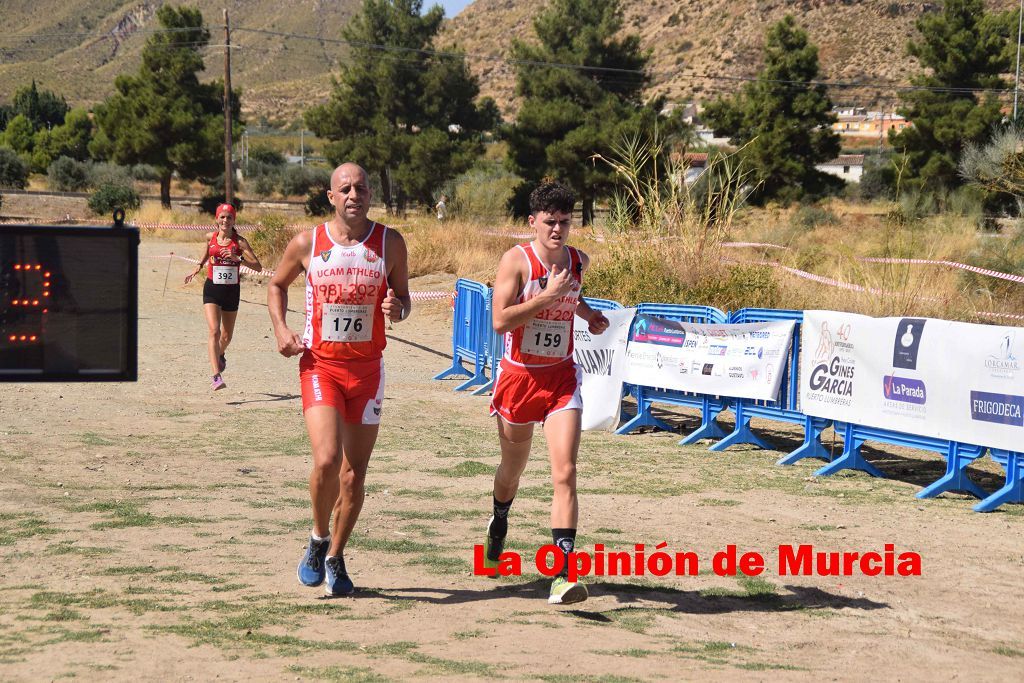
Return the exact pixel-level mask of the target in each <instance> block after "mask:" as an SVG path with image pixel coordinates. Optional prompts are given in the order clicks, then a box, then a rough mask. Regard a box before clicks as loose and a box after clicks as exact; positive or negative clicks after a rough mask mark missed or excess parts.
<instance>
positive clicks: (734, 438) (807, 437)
mask: <svg viewBox="0 0 1024 683" xmlns="http://www.w3.org/2000/svg"><path fill="white" fill-rule="evenodd" d="M779 320H782V321H786V320H793V321H795V322H796V325H795V326H794V327H793V340H792V344H791V345H790V349H789V357H788V358H787V359H786V364H785V366H784V367H783V371H782V372H783V374H782V380H781V382H780V384H779V396H778V399H777V400H775V401H758V400H754V399H749V398H730V399H729V402H730V403H731V405H732V410H733V413H734V414H735V415H736V428H735V429H734V430H733V432H732V433H731V434H729V435H728V436H726V437H725V438H724V439H722V440H721V441H719V442H718V443H716V444H714V445H713V446H711V448H710V450H712V451H723V450H725V449H726V448H729V447H730V446H735V445H737V444H741V443H751V444H755V445H756V446H759V447H761V448H764V449H766V450H775V449H774V447H773V446H771V445H769V444H768V443H766V442H765V441H764V440H762V439H761V437H759V436H758V435H757V434H755V433H754V432H753V431H751V429H750V419H751V418H753V417H760V418H764V419H767V420H775V421H777V422H790V423H793V424H799V425H803V427H804V442H803V444H801V445H800V447H798V448H797V449H796V450H794V451H793V452H792V453H790V454H788V455H786V456H785V457H783V458H781V459H780V460H779V461H778V464H779V465H792V464H793V463H795V462H796V461H798V460H800V459H802V458H824V459H825V460H831V459H832V455H831V453H829V451H828V450H826V449H825V447H824V446H823V445H822V443H821V433H822V431H824V430H825V429H827V428H828V427H829V425H831V424H832V421H831V420H826V419H823V418H819V417H811V416H809V415H804V414H803V413H802V412H800V382H799V380H800V377H799V375H800V328H801V326H802V325H803V322H804V313H803V311H791V310H775V309H771V308H743V309H740V310H738V311H735V312H734V313H732V314H730V315H729V323H730V324H742V323H763V322H774V321H779Z"/></svg>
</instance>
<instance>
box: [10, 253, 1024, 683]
mask: <svg viewBox="0 0 1024 683" xmlns="http://www.w3.org/2000/svg"><path fill="white" fill-rule="evenodd" d="M200 250H201V247H197V245H196V244H195V243H191V244H180V243H172V242H166V241H155V240H144V242H143V244H142V248H141V255H142V258H141V260H140V263H141V278H140V321H139V340H140V347H139V381H138V382H137V383H128V384H35V385H30V384H25V385H15V384H8V385H3V386H2V387H0V679H3V680H6V681H35V680H46V679H58V678H78V679H84V680H154V681H156V680H159V681H164V680H210V679H224V680H247V681H250V680H285V679H287V680H359V681H376V680H388V679H405V678H410V677H414V676H415V677H425V678H438V679H440V678H443V679H460V680H485V679H495V678H506V679H509V680H523V679H525V680H543V681H576V680H593V681H626V680H657V679H662V680H666V679H667V680H675V679H694V678H698V677H700V678H711V679H722V680H725V679H727V680H737V679H739V680H762V679H766V678H769V677H770V678H786V679H790V678H793V679H796V678H799V679H815V680H821V679H838V680H848V679H868V678H885V679H895V680H900V679H902V680H919V679H923V678H942V679H950V678H970V679H977V680H998V679H1009V678H1011V677H1013V678H1016V677H1018V676H1019V674H1020V667H1021V664H1022V662H1024V645H1022V643H1021V635H1022V633H1024V616H1022V615H1024V597H1022V596H1024V592H1022V591H1021V590H1020V586H1021V576H1022V574H1024V545H1022V544H1021V534H1022V530H1024V509H1022V508H1024V506H1019V505H1018V506H1005V507H1004V508H1003V509H1002V510H1001V511H998V512H995V513H992V514H987V515H982V514H977V513H974V512H972V511H971V507H970V506H971V500H969V499H967V498H965V497H962V496H957V495H946V496H943V497H942V498H939V499H936V500H929V501H918V500H916V499H915V498H914V496H913V494H914V493H915V492H916V491H917V490H918V489H919V488H920V487H921V486H923V485H924V484H926V483H928V482H930V481H931V480H934V479H935V478H937V477H938V476H939V475H940V474H941V472H942V468H943V466H942V463H941V461H940V459H939V458H938V457H937V456H932V455H928V454H923V453H920V454H918V453H911V452H882V451H869V452H868V453H869V458H870V459H871V460H872V461H873V462H874V463H875V464H877V465H879V466H880V467H881V468H882V469H883V471H885V472H887V473H888V474H890V475H891V476H892V478H890V479H885V480H875V479H872V478H870V477H868V476H867V475H864V474H861V473H845V474H841V475H837V476H833V477H828V478H822V479H816V478H813V477H812V476H811V474H812V473H813V472H814V470H815V469H817V468H818V467H819V466H820V463H819V462H818V461H805V462H804V463H801V464H798V465H796V466H793V467H779V466H776V465H775V464H774V461H775V460H776V459H777V458H778V457H779V453H777V452H768V451H758V450H753V449H750V450H745V449H743V448H737V449H734V450H731V451H729V452H726V453H724V454H714V453H710V452H708V451H707V450H706V445H705V446H700V445H698V446H694V447H680V446H678V445H677V441H678V438H679V436H678V434H667V433H646V434H635V435H630V436H624V437H620V436H614V435H611V434H606V433H586V434H584V437H583V443H582V449H581V456H580V465H579V481H580V508H581V515H580V533H581V536H580V545H581V547H582V548H583V549H585V550H593V548H594V545H595V544H597V543H602V544H604V546H605V547H606V548H607V549H608V550H622V551H631V550H632V548H633V545H634V544H637V543H643V544H645V545H646V546H647V548H648V549H653V548H654V546H655V545H656V544H658V543H660V542H662V541H664V542H666V543H667V544H668V549H669V550H671V551H684V550H686V551H693V552H696V553H697V555H698V557H699V558H700V573H699V575H697V576H679V577H676V576H671V577H664V578H657V577H650V576H646V577H642V578H624V577H605V578H592V579H590V581H589V583H588V585H589V587H590V590H591V598H590V600H588V601H587V602H585V603H582V604H580V605H575V606H571V607H562V608H559V607H551V606H549V605H547V603H546V597H547V589H548V582H547V580H545V579H543V577H541V576H540V575H539V574H538V573H537V571H536V569H534V568H533V566H532V557H533V553H534V552H535V551H536V549H537V548H538V547H539V546H540V545H541V544H543V543H546V542H548V541H549V540H550V535H549V519H548V514H549V503H550V495H551V488H550V483H549V468H548V466H547V464H546V458H545V457H544V443H543V438H538V439H537V440H536V443H535V445H534V454H535V456H536V457H535V458H534V460H533V461H532V462H531V464H530V466H529V468H528V470H527V473H526V475H525V476H524V481H523V487H522V489H521V491H520V494H519V496H518V497H517V499H516V502H515V504H514V506H513V509H512V514H511V517H510V537H509V539H510V547H511V549H513V550H516V551H518V552H520V553H521V554H522V556H523V558H524V573H523V576H521V577H509V578H503V579H488V578H484V577H477V576H473V575H472V573H471V562H472V546H473V544H474V543H479V542H482V540H483V536H482V534H483V530H484V525H485V524H486V521H487V519H488V516H489V510H490V484H491V477H492V476H493V472H494V467H495V465H496V464H497V439H496V435H495V430H494V426H493V423H492V421H491V419H490V418H488V417H487V414H486V407H487V402H488V398H487V397H483V396H479V397H478V396H470V395H466V394H464V393H456V392H453V390H452V389H453V387H454V386H455V383H456V382H455V381H443V382H438V381H432V380H431V377H432V376H433V375H434V374H436V373H438V372H440V371H441V370H443V369H444V368H446V367H448V365H449V364H450V351H451V345H450V344H451V342H450V338H451V336H450V324H451V323H450V310H449V308H448V307H447V305H446V304H445V303H443V302H437V303H424V304H420V305H418V306H417V308H416V310H415V312H414V314H413V316H412V318H411V319H410V320H408V321H406V322H404V323H401V324H399V325H395V326H394V329H393V330H391V331H390V332H389V343H388V347H387V351H386V354H385V355H386V365H387V378H388V385H387V394H386V401H385V411H384V418H383V428H382V433H381V438H380V440H379V441H378V446H377V449H376V451H375V455H374V457H373V460H372V461H371V465H370V474H369V479H368V480H369V488H368V495H367V499H366V504H365V507H364V509H363V514H362V518H361V519H360V520H359V524H358V526H357V529H356V532H355V534H354V536H353V538H352V541H351V543H350V546H349V549H348V550H347V552H346V559H347V563H348V567H349V570H350V572H351V573H352V576H353V579H354V581H355V582H356V585H357V587H358V592H357V593H356V595H355V596H354V597H352V598H344V599H334V600H329V599H325V598H324V597H322V589H320V588H317V589H308V588H304V587H302V586H300V585H299V584H298V583H297V581H296V579H295V566H296V563H297V562H298V560H299V558H300V556H301V554H302V552H303V547H304V544H305V541H306V538H307V534H308V531H309V528H310V516H309V504H308V495H307V477H308V474H309V468H310V457H309V444H308V440H307V438H306V436H305V432H304V426H303V422H302V417H301V405H300V399H299V396H298V376H297V372H298V371H297V360H296V359H285V358H283V357H281V356H279V355H278V354H277V353H276V351H275V349H274V346H273V337H272V334H271V327H270V321H269V318H268V316H267V311H266V306H265V305H264V302H265V289H264V287H263V286H262V285H261V284H259V283H255V282H252V281H249V282H247V283H245V284H244V285H243V295H242V298H243V304H242V308H241V312H240V315H239V318H238V326H237V330H236V337H235V340H234V342H233V343H232V346H231V348H230V349H229V351H228V354H227V356H228V361H229V365H228V369H227V371H226V372H225V375H224V376H225V379H226V381H227V384H228V388H227V389H226V390H224V391H220V392H218V393H216V394H214V393H212V392H211V391H210V388H209V377H208V374H209V370H208V367H207V362H206V360H205V358H206V354H205V335H206V332H205V323H204V321H203V317H202V314H201V303H200V302H201V298H200V290H201V287H200V286H199V284H198V283H195V284H193V285H191V286H188V287H183V286H181V285H180V282H181V279H182V277H183V276H184V275H185V273H186V272H187V269H188V267H189V266H188V264H186V263H184V262H181V261H171V262H170V276H169V282H170V284H169V285H168V287H167V289H166V292H164V291H163V285H164V279H165V276H166V274H167V269H168V260H167V259H160V258H157V257H159V256H160V255H164V254H167V253H168V252H169V251H174V252H176V253H179V254H181V253H198V252H199V251H200ZM451 286H452V282H451V279H450V278H446V277H440V276H439V277H432V278H421V279H419V280H417V281H414V282H413V289H414V290H433V289H446V288H450V287H451ZM301 302H302V297H301V290H299V289H293V290H292V294H291V301H290V305H291V308H292V309H293V310H296V311H297V310H298V309H299V308H300V306H301ZM290 321H291V324H292V325H293V326H294V327H295V328H296V329H300V328H301V321H302V316H301V314H300V313H292V314H291V315H290ZM663 416H665V417H667V418H668V419H670V420H671V421H674V422H675V423H676V424H679V425H680V426H681V427H683V428H686V429H692V428H693V426H694V424H695V419H694V416H693V414H691V413H680V414H668V413H664V414H663ZM755 426H758V427H764V428H765V429H764V430H763V431H762V433H763V434H765V435H766V436H767V437H768V438H769V439H770V440H774V441H775V442H777V443H779V444H780V445H782V446H783V447H785V448H786V449H791V448H793V447H794V446H795V443H794V440H795V439H796V435H795V434H794V433H792V432H787V431H773V430H772V429H771V428H770V427H771V425H770V423H756V424H755ZM972 471H974V472H975V475H976V478H977V480H978V481H979V483H981V484H982V485H983V486H985V487H986V488H987V489H989V490H992V489H993V488H994V487H995V486H996V485H997V484H998V483H999V479H1000V477H999V476H998V470H997V468H995V467H994V466H993V465H992V464H991V463H987V462H986V463H982V464H980V465H979V467H978V468H974V467H972ZM887 543H892V544H895V547H896V551H897V552H903V551H915V552H917V553H920V556H921V563H922V575H921V576H920V577H899V576H895V577H885V576H878V577H867V576H863V575H860V574H855V575H853V576H838V577H836V576H780V575H779V574H778V571H777V566H776V562H777V558H778V552H777V548H778V546H780V545H784V544H813V545H814V547H815V549H817V550H821V551H858V552H865V551H869V550H875V551H879V552H881V551H882V550H883V548H884V546H885V544H887ZM729 544H735V545H737V546H738V547H739V548H740V550H741V551H747V550H755V551H759V552H761V553H763V554H764V555H765V557H766V558H767V564H768V571H767V572H766V573H765V574H763V575H762V576H761V577H758V578H753V579H746V578H742V579H737V578H730V577H720V576H717V575H715V574H714V573H713V572H712V571H711V558H712V555H713V554H714V553H715V552H716V551H718V550H721V549H723V548H724V547H725V546H727V545H729Z"/></svg>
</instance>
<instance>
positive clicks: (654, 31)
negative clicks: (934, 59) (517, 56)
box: [445, 0, 1018, 113]
mask: <svg viewBox="0 0 1024 683" xmlns="http://www.w3.org/2000/svg"><path fill="white" fill-rule="evenodd" d="M621 1H622V7H623V10H624V17H625V20H624V26H623V29H622V30H623V32H628V33H636V34H639V35H640V36H641V39H642V43H643V45H644V47H645V48H647V49H649V50H651V53H652V59H651V62H650V65H651V70H652V72H653V73H654V78H653V81H652V85H651V88H650V90H651V94H652V95H653V94H664V95H667V96H668V97H669V98H670V99H671V100H676V101H680V100H682V101H685V100H690V99H698V100H699V99H708V98H710V97H713V96H714V95H717V94H720V93H729V92H733V91H735V90H736V89H737V88H738V87H739V86H740V82H739V81H737V80H733V79H735V78H736V77H749V76H753V75H755V74H756V73H757V71H758V70H759V69H760V67H761V60H762V48H763V45H764V34H765V31H766V29H767V28H768V26H769V25H771V24H772V23H774V22H776V21H778V20H779V19H781V18H782V17H783V16H784V15H785V14H793V15H794V16H795V17H796V18H797V21H798V23H799V24H800V25H801V26H802V27H804V28H805V29H806V30H807V31H808V33H809V35H810V38H811V41H812V42H813V43H815V44H816V45H817V46H818V51H819V58H820V61H821V66H822V77H823V78H825V79H828V80H835V81H844V82H851V81H858V82H871V83H884V84H888V83H906V82H907V81H908V79H909V76H910V75H911V74H912V73H913V72H914V71H915V70H916V69H917V64H916V63H915V62H914V60H912V59H910V58H909V57H907V56H906V44H907V41H908V40H909V39H910V38H911V37H913V36H914V35H915V34H916V31H915V29H914V22H915V20H916V19H917V18H918V17H919V16H921V15H922V14H924V13H927V12H937V11H940V9H941V2H940V1H939V0H936V1H935V2H887V1H884V0H755V1H752V0H701V1H699V2H698V1H695V0H621ZM544 5H545V3H541V2H532V1H530V0H476V1H475V2H474V3H473V4H471V5H470V6H469V7H467V8H466V9H465V10H463V11H462V12H461V13H460V14H459V15H458V16H456V17H455V18H454V19H453V20H452V21H450V22H449V24H448V25H447V27H446V31H445V40H446V41H447V42H448V44H454V45H458V46H459V47H460V48H461V49H463V50H465V51H466V52H467V53H471V54H473V55H474V58H473V59H472V60H471V63H472V68H473V71H474V73H476V74H477V75H478V76H479V77H480V78H481V79H482V90H483V92H484V94H487V95H491V96H492V97H494V98H495V100H497V101H498V102H499V104H500V105H501V107H502V109H503V110H504V111H505V112H506V113H507V112H510V111H512V110H514V108H515V103H514V97H513V95H514V89H515V72H514V69H513V68H512V67H511V66H510V65H508V64H507V63H504V62H502V61H501V58H502V57H505V56H507V54H508V51H509V46H510V44H511V40H510V39H511V38H513V37H515V38H520V39H524V40H529V39H530V38H531V37H532V36H533V25H532V23H531V20H532V19H533V17H534V16H535V15H536V14H537V13H538V12H539V11H540V10H541V9H542V8H543V7H544ZM986 5H987V6H988V7H989V9H990V10H1006V9H1016V8H1017V7H1018V2H1017V0H988V1H987V2H986ZM830 94H831V96H832V99H833V101H834V102H836V103H837V104H859V105H883V106H884V105H886V104H889V103H891V102H894V101H895V100H896V94H895V93H894V92H893V91H891V90H887V89H885V88H860V89H856V90H846V89H838V88H836V89H833V90H832V91H831V93H830Z"/></svg>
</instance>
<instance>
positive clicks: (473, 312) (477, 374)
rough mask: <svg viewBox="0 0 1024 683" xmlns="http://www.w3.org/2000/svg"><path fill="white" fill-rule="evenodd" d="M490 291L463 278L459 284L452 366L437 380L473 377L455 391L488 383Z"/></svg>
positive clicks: (456, 293) (457, 284) (438, 375)
mask: <svg viewBox="0 0 1024 683" xmlns="http://www.w3.org/2000/svg"><path fill="white" fill-rule="evenodd" d="M489 300H490V290H489V289H488V288H487V286H486V285H484V284H481V283H479V282H475V281H473V280H466V279H463V278H459V280H458V281H457V282H456V283H455V310H454V311H453V313H452V365H451V367H450V368H448V369H447V370H444V371H443V372H440V373H438V374H437V375H435V376H434V379H445V378H447V377H454V376H462V375H465V376H467V377H469V379H467V380H466V381H465V382H463V383H462V384H460V385H459V386H457V387H455V390H456V391H464V390H466V389H469V388H470V387H474V386H476V385H478V384H486V383H487V381H488V380H487V374H486V372H485V369H486V367H487V350H486V348H485V347H486V344H487V340H488V338H489V337H490V336H491V335H490V333H489V331H490V330H491V317H490V315H488V312H489V308H488V301H489ZM463 361H466V362H468V363H472V364H473V372H469V371H468V370H466V368H465V366H464V365H463V364H462V362H463Z"/></svg>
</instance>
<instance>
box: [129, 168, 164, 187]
mask: <svg viewBox="0 0 1024 683" xmlns="http://www.w3.org/2000/svg"><path fill="white" fill-rule="evenodd" d="M131 176H132V178H134V179H135V180H139V181H142V182H144V183H155V182H158V181H159V180H160V171H158V170H157V169H156V168H154V167H153V166H150V165H149V164H135V165H134V166H132V168H131Z"/></svg>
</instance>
